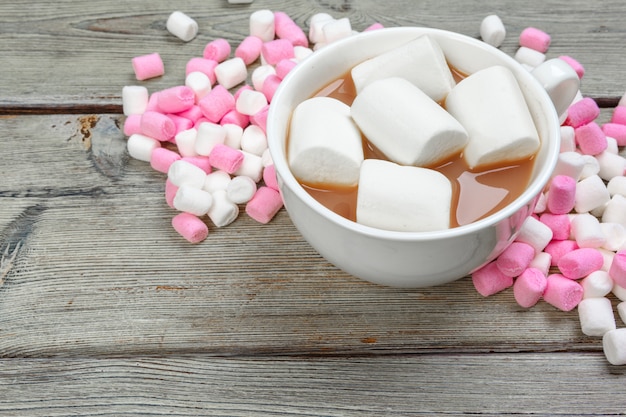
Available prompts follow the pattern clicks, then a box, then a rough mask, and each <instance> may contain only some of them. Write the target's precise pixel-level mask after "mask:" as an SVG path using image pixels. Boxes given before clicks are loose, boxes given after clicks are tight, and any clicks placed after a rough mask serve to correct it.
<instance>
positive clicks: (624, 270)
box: [609, 250, 626, 288]
mask: <svg viewBox="0 0 626 417" xmlns="http://www.w3.org/2000/svg"><path fill="white" fill-rule="evenodd" d="M609 276H610V277H611V279H612V280H613V281H614V282H615V284H617V285H619V286H620V287H622V288H626V250H621V251H619V252H617V253H616V254H615V256H614V257H613V262H611V266H610V267H609Z"/></svg>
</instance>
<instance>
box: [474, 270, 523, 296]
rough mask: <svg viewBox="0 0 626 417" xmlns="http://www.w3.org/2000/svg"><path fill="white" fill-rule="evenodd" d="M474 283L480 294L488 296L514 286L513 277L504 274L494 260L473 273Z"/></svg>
mask: <svg viewBox="0 0 626 417" xmlns="http://www.w3.org/2000/svg"><path fill="white" fill-rule="evenodd" d="M472 283H473V284H474V288H475V289H476V291H478V293H479V294H480V295H482V296H483V297H488V296H490V295H493V294H496V293H498V292H500V291H503V290H505V289H507V288H509V287H510V286H512V285H513V277H510V276H508V275H505V274H503V273H502V271H500V269H499V268H498V266H497V265H496V262H495V261H493V262H490V263H488V264H487V265H485V266H483V267H482V268H480V269H478V270H476V271H474V272H473V273H472Z"/></svg>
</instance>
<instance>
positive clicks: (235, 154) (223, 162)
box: [209, 143, 243, 174]
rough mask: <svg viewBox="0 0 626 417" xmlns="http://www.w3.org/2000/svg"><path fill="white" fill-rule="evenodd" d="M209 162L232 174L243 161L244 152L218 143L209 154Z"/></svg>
mask: <svg viewBox="0 0 626 417" xmlns="http://www.w3.org/2000/svg"><path fill="white" fill-rule="evenodd" d="M209 162H210V163H211V166H213V167H215V168H216V169H219V170H221V171H225V172H227V173H229V174H232V173H233V172H235V171H237V170H238V169H239V167H240V166H241V164H242V163H243V154H242V153H241V151H239V150H237V149H233V148H231V147H229V146H226V145H224V144H222V143H218V144H216V145H215V146H214V147H213V149H212V150H211V153H210V154H209Z"/></svg>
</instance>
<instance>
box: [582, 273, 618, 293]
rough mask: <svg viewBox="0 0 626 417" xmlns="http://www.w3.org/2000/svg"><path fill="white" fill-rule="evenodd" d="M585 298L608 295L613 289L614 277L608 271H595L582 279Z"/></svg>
mask: <svg viewBox="0 0 626 417" xmlns="http://www.w3.org/2000/svg"><path fill="white" fill-rule="evenodd" d="M580 285H582V287H583V298H596V297H604V296H606V295H608V294H609V293H610V292H611V290H612V289H613V279H612V278H611V276H610V275H609V273H608V272H606V271H602V270H599V271H593V272H592V273H590V274H589V275H587V276H586V277H585V278H583V279H582V280H581V281H580Z"/></svg>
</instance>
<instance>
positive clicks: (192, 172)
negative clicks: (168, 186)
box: [167, 159, 207, 188]
mask: <svg viewBox="0 0 626 417" xmlns="http://www.w3.org/2000/svg"><path fill="white" fill-rule="evenodd" d="M206 176H207V174H206V172H205V171H204V170H203V169H202V168H200V167H198V166H196V165H194V164H192V163H191V162H189V161H185V160H184V159H181V160H179V161H174V162H173V163H172V165H170V169H169V170H168V171H167V179H168V180H170V182H171V183H172V184H174V185H175V186H177V187H182V186H183V185H188V186H190V187H194V188H202V186H203V185H204V180H205V178H206Z"/></svg>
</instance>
